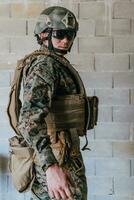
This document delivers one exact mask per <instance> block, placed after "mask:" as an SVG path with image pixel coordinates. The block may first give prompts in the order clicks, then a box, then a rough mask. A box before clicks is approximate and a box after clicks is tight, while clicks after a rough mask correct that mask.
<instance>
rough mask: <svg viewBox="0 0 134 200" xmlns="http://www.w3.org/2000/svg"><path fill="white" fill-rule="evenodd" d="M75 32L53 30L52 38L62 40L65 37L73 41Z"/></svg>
mask: <svg viewBox="0 0 134 200" xmlns="http://www.w3.org/2000/svg"><path fill="white" fill-rule="evenodd" d="M75 35H76V32H75V31H74V30H53V32H52V36H53V37H54V38H56V39H60V40H62V39H64V38H65V37H67V39H68V40H72V39H74V37H75Z"/></svg>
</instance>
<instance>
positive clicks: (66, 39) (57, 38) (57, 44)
mask: <svg viewBox="0 0 134 200" xmlns="http://www.w3.org/2000/svg"><path fill="white" fill-rule="evenodd" d="M74 38H75V32H74V31H72V30H70V31H68V30H53V32H52V44H53V46H54V48H56V49H60V50H68V49H69V48H70V46H71V45H72V42H73V40H74Z"/></svg>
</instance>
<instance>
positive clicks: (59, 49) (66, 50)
mask: <svg viewBox="0 0 134 200" xmlns="http://www.w3.org/2000/svg"><path fill="white" fill-rule="evenodd" d="M54 51H55V52H56V53H57V54H60V55H65V54H67V52H68V49H66V48H54Z"/></svg>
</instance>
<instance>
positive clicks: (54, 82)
mask: <svg viewBox="0 0 134 200" xmlns="http://www.w3.org/2000/svg"><path fill="white" fill-rule="evenodd" d="M78 92H79V88H78V86H77V84H76V82H75V80H74V78H73V77H72V75H71V74H70V71H69V69H68V68H67V67H65V66H62V65H61V64H60V63H59V62H57V61H56V60H55V59H54V58H52V57H50V56H44V55H40V56H37V57H36V58H34V59H33V60H32V61H31V63H30V68H29V70H28V71H27V72H26V74H24V100H23V106H22V109H21V113H20V119H19V126H18V128H19V130H20V132H21V133H22V135H23V137H24V138H25V139H26V141H27V142H28V144H29V145H30V146H31V147H32V148H34V149H35V150H36V152H37V155H38V159H39V161H40V164H38V163H35V172H36V180H35V182H34V184H33V186H32V193H33V196H34V197H35V199H41V200H50V199H51V198H50V197H49V194H48V189H47V184H46V175H45V171H46V169H47V168H48V167H49V166H50V165H52V164H54V163H57V162H59V160H58V158H57V157H56V156H55V155H54V152H53V144H51V141H50V138H49V136H48V133H47V124H46V122H45V120H44V119H45V117H46V116H47V115H48V113H49V109H50V108H51V102H52V101H53V97H54V96H55V95H68V94H77V93H78ZM60 137H63V138H64V141H65V144H64V145H61V149H58V151H59V152H61V151H62V148H63V146H64V149H63V150H64V158H63V163H62V164H61V165H62V167H63V169H64V170H66V171H68V172H69V173H70V174H71V177H72V179H73V181H74V183H75V191H74V200H86V199H87V197H86V195H87V184H86V178H85V167H84V164H83V160H82V156H81V153H80V141H79V136H78V134H77V131H76V129H73V130H71V129H66V130H61V131H57V133H56V140H57V141H56V144H58V143H59V142H60Z"/></svg>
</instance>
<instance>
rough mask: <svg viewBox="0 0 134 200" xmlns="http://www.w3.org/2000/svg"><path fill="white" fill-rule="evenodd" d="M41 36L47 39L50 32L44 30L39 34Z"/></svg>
mask: <svg viewBox="0 0 134 200" xmlns="http://www.w3.org/2000/svg"><path fill="white" fill-rule="evenodd" d="M39 36H40V38H41V39H45V38H47V36H48V33H44V32H42V33H40V34H39Z"/></svg>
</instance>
